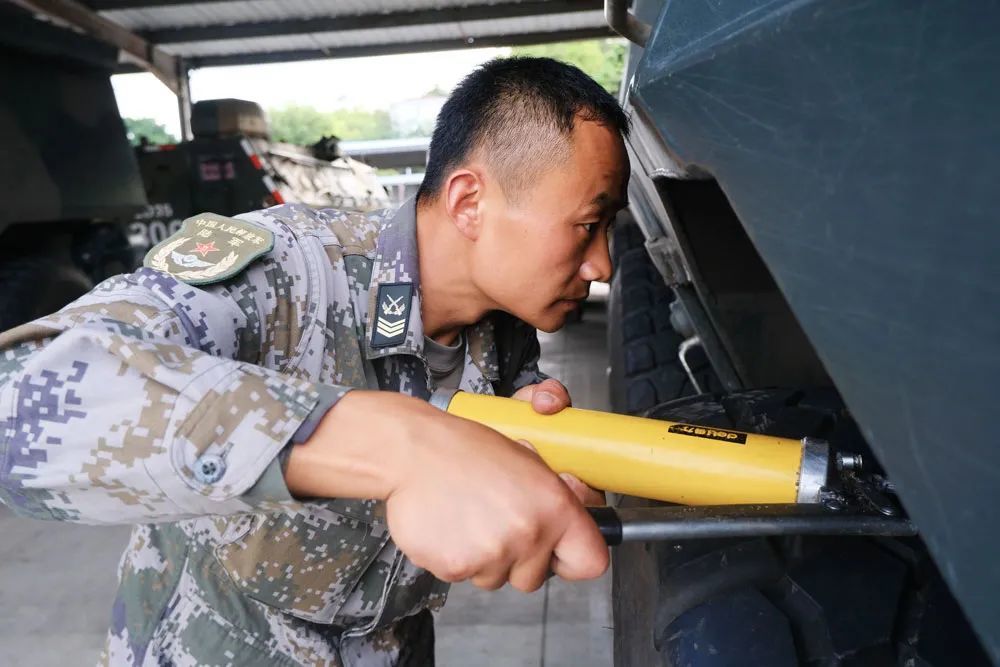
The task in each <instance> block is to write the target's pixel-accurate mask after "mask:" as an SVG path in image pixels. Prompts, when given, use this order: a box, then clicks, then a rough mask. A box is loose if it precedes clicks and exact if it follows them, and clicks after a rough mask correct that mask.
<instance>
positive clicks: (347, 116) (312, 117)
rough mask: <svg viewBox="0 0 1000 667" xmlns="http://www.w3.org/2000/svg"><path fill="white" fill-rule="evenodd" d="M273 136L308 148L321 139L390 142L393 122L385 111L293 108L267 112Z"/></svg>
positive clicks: (301, 106)
mask: <svg viewBox="0 0 1000 667" xmlns="http://www.w3.org/2000/svg"><path fill="white" fill-rule="evenodd" d="M267 117H268V124H269V125H270V127H271V136H272V137H274V139H275V140H277V141H287V142H288V143H291V144H298V145H300V146H308V145H309V144H312V143H315V142H316V141H318V140H319V139H320V138H322V137H324V136H328V135H331V134H333V135H336V136H337V137H339V138H341V139H347V140H350V139H388V138H391V137H392V136H393V134H392V123H391V122H390V121H389V114H388V113H386V112H385V111H369V110H367V109H338V110H336V111H320V110H318V109H315V108H313V107H311V106H304V105H289V106H286V107H284V108H281V109H270V110H269V111H268V112H267Z"/></svg>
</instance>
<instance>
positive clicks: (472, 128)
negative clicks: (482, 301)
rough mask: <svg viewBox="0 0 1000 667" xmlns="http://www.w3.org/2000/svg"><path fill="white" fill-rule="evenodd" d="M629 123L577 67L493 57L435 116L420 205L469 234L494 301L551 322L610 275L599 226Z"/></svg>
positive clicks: (620, 189)
mask: <svg viewBox="0 0 1000 667" xmlns="http://www.w3.org/2000/svg"><path fill="white" fill-rule="evenodd" d="M628 129H629V123H628V119H627V118H626V116H625V114H624V112H623V111H622V109H621V107H620V106H619V104H618V102H617V101H616V100H615V99H614V97H612V96H611V95H610V94H608V92H607V91H605V90H604V89H603V88H601V87H600V86H599V85H598V84H597V83H596V82H595V81H594V80H593V79H591V78H590V77H588V76H587V75H586V74H584V73H583V72H581V71H580V70H579V69H577V68H576V67H573V66H571V65H567V64H564V63H561V62H558V61H555V60H552V59H549V58H508V59H498V60H493V61H490V62H488V63H486V64H485V65H482V66H481V67H479V68H477V69H476V70H475V71H474V72H473V73H472V74H470V75H469V76H467V77H466V78H465V79H464V80H463V81H462V82H461V83H460V84H459V85H458V87H457V88H456V89H455V90H454V92H452V94H451V96H450V97H449V98H448V101H447V102H446V103H445V105H444V107H442V109H441V113H440V114H439V115H438V119H437V125H436V127H435V129H434V135H433V137H432V138H431V147H430V156H429V160H428V164H427V172H426V175H425V177H424V181H423V184H422V185H421V187H420V190H419V192H418V194H417V204H418V207H421V208H422V207H433V208H435V209H437V210H439V211H441V212H444V213H445V214H446V215H447V217H448V218H449V219H450V220H451V221H452V222H453V223H454V224H455V226H456V227H457V228H458V229H459V231H460V232H461V233H462V234H463V235H464V236H465V238H466V239H468V241H469V243H468V244H467V247H468V249H469V252H470V254H471V261H470V267H471V269H470V270H471V272H472V280H473V281H474V282H475V284H476V285H475V286H476V287H477V288H478V289H479V290H480V291H481V292H482V293H483V294H484V295H486V296H487V297H488V298H489V299H491V300H492V301H493V302H494V303H495V304H496V306H497V308H499V309H501V310H505V311H507V312H510V313H512V314H514V315H516V316H518V317H520V318H521V319H522V320H524V321H526V322H528V323H530V324H532V325H534V326H536V327H538V328H539V329H542V330H543V331H554V330H556V329H558V328H559V327H561V326H562V325H563V323H564V322H565V319H566V316H567V315H568V314H569V313H570V312H571V311H572V310H573V308H574V307H575V306H576V303H574V302H575V301H579V300H581V299H582V298H584V297H586V295H587V293H588V291H589V288H590V282H591V281H594V280H598V281H607V280H608V279H609V278H610V275H611V261H610V258H609V256H608V227H609V225H610V224H611V223H612V222H613V220H614V217H615V214H616V213H617V212H618V210H619V209H621V208H622V207H623V206H624V205H625V198H626V188H627V185H628V173H629V169H628V157H627V156H626V153H625V145H624V142H623V137H624V136H626V135H627V134H628Z"/></svg>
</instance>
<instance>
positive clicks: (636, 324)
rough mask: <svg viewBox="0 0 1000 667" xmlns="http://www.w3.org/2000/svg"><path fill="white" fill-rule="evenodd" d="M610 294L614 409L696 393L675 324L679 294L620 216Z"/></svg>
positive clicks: (625, 409)
mask: <svg viewBox="0 0 1000 667" xmlns="http://www.w3.org/2000/svg"><path fill="white" fill-rule="evenodd" d="M611 248H612V263H613V265H614V273H613V275H612V278H611V290H610V293H609V295H608V358H609V360H610V374H609V389H610V392H611V396H610V398H611V408H612V410H614V411H615V412H620V413H628V414H637V413H639V412H642V411H643V410H648V409H650V408H652V407H653V406H655V405H658V404H659V403H663V402H664V401H669V400H672V399H675V398H679V397H681V396H686V395H688V394H691V393H693V392H694V387H693V386H692V385H691V381H690V380H689V378H688V375H687V373H686V372H685V370H684V367H683V366H682V365H681V362H680V358H679V357H678V350H679V347H680V344H681V343H682V342H683V339H682V337H681V336H680V335H679V334H678V333H677V332H676V331H674V328H673V326H672V325H671V324H670V304H671V303H672V302H673V300H674V294H673V292H671V291H670V288H668V287H667V286H666V285H665V284H664V282H663V279H662V278H661V277H660V275H659V273H658V272H657V271H656V267H655V266H653V263H652V261H651V260H650V259H649V255H648V254H647V253H646V249H645V247H644V246H643V237H642V232H641V231H640V230H639V228H638V226H636V225H635V223H632V222H630V221H629V220H628V219H627V218H626V219H623V220H620V222H619V224H618V226H616V228H615V232H614V237H613V238H612V243H611Z"/></svg>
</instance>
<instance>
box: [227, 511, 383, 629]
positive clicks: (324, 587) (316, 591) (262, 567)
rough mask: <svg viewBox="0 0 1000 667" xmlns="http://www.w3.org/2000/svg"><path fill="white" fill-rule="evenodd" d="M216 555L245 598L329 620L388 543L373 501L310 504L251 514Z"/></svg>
mask: <svg viewBox="0 0 1000 667" xmlns="http://www.w3.org/2000/svg"><path fill="white" fill-rule="evenodd" d="M238 521H242V522H243V523H237V524H234V525H233V526H232V529H233V530H232V532H231V533H230V536H227V539H226V540H225V541H224V543H223V544H221V545H219V546H218V547H216V549H215V556H216V558H217V559H218V561H219V562H220V563H221V565H222V567H223V568H224V569H225V570H226V572H227V573H228V574H229V576H230V577H231V578H232V580H233V581H234V582H235V584H236V585H237V586H238V587H239V588H240V590H241V591H242V592H243V594H244V595H247V596H248V597H251V598H253V599H255V600H257V601H259V602H262V603H264V604H266V605H268V606H270V607H274V608H277V609H279V610H281V611H284V612H286V613H289V614H291V615H293V616H296V617H298V618H301V619H304V620H307V621H311V622H313V623H331V622H332V621H333V619H334V617H335V616H336V615H337V612H338V610H339V609H340V608H341V606H343V604H344V601H345V600H346V599H347V597H348V596H349V595H350V594H351V592H352V591H353V590H354V589H355V588H356V587H357V585H358V582H359V581H360V580H361V577H362V575H364V574H365V571H366V570H367V569H368V568H369V566H370V565H371V563H372V561H374V560H375V558H376V556H377V555H378V553H379V551H380V550H381V549H382V547H383V546H385V544H386V542H388V540H389V531H388V529H387V528H386V526H385V524H384V522H382V521H380V520H375V517H374V503H373V502H371V501H352V500H332V501H324V502H321V503H309V504H307V505H304V506H302V508H301V509H299V510H297V511H292V512H287V513H281V514H250V515H246V516H244V517H242V518H241V519H239V520H238Z"/></svg>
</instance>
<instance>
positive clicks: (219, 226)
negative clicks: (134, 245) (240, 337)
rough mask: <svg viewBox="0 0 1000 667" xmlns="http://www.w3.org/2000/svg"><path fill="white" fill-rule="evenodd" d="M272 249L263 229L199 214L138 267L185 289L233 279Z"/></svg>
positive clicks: (270, 238) (272, 240)
mask: <svg viewBox="0 0 1000 667" xmlns="http://www.w3.org/2000/svg"><path fill="white" fill-rule="evenodd" d="M273 247H274V234H272V233H271V232H270V231H269V230H267V229H263V228H261V227H257V226H256V225H253V224H250V223H249V222H244V221H243V220H237V219H235V218H226V217H223V216H221V215H216V214H214V213H201V214H200V215H196V216H194V217H192V218H188V219H187V220H185V221H184V224H182V225H181V228H180V229H179V230H177V232H176V233H175V234H174V235H173V236H171V237H170V238H168V239H165V240H163V241H161V242H160V243H157V244H156V245H155V246H153V247H152V248H151V249H150V251H149V252H148V253H146V258H145V259H144V260H143V261H142V264H143V266H147V267H149V268H151V269H156V270H158V271H165V272H167V273H169V274H170V275H172V276H174V277H176V278H179V279H180V280H183V281H184V282H186V283H188V284H189V285H208V284H211V283H217V282H221V281H223V280H226V279H227V278H231V277H233V276H235V275H236V274H237V273H239V272H240V271H242V270H243V269H245V268H246V267H247V266H248V265H249V264H250V263H251V262H253V261H254V260H255V259H257V258H258V257H260V256H261V255H265V254H267V253H269V252H271V249H272V248H273Z"/></svg>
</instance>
